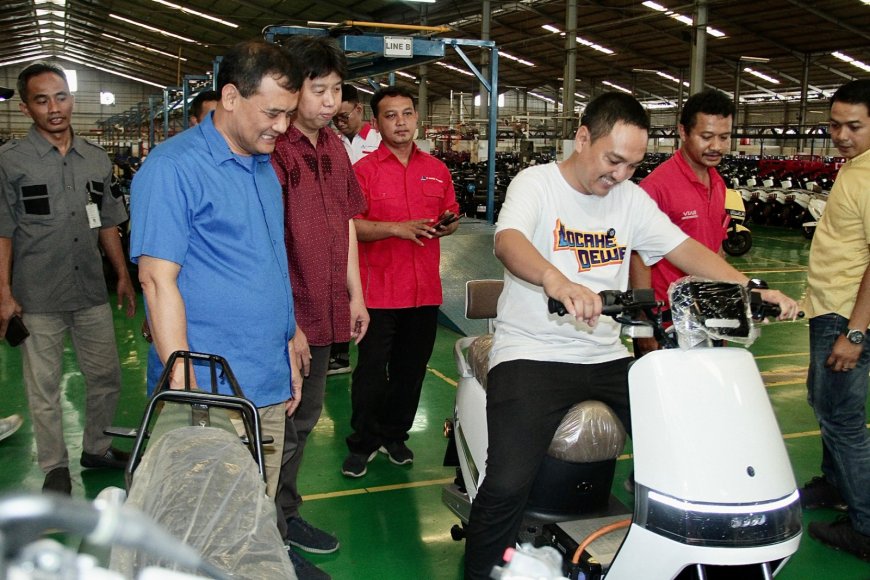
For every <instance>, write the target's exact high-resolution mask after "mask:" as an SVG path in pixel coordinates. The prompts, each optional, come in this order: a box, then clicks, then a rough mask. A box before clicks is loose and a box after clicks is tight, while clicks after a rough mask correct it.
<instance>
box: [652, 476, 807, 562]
mask: <svg viewBox="0 0 870 580" xmlns="http://www.w3.org/2000/svg"><path fill="white" fill-rule="evenodd" d="M635 498H636V501H637V502H638V506H637V509H636V510H635V511H636V513H637V518H636V520H635V523H636V524H637V525H639V526H641V527H644V528H646V529H648V530H650V531H651V532H653V533H656V534H659V535H661V536H665V537H666V538H669V539H671V540H674V541H677V542H680V543H683V544H689V545H694V546H709V547H742V546H764V545H769V544H778V543H780V542H784V541H785V540H788V539H789V538H792V537H794V536H795V535H797V534H799V533H800V531H801V507H800V497H799V495H798V492H797V491H795V492H794V493H792V494H790V495H788V496H786V497H783V498H780V499H777V500H773V501H769V502H763V503H752V504H724V505H723V504H708V503H696V502H689V501H684V500H680V499H677V498H673V497H670V496H667V495H664V494H661V493H659V492H656V491H653V490H650V489H648V488H645V487H643V486H641V485H638V486H637V489H635Z"/></svg>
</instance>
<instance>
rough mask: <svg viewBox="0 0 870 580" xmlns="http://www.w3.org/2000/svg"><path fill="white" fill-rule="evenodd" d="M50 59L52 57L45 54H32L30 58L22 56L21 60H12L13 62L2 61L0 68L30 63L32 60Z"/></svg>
mask: <svg viewBox="0 0 870 580" xmlns="http://www.w3.org/2000/svg"><path fill="white" fill-rule="evenodd" d="M40 48H41V47H40ZM48 58H51V55H49V54H45V53H39V54H31V55H28V56H22V57H21V58H16V59H12V60H2V61H0V67H3V66H9V65H12V64H19V63H22V62H30V61H32V60H45V59H48Z"/></svg>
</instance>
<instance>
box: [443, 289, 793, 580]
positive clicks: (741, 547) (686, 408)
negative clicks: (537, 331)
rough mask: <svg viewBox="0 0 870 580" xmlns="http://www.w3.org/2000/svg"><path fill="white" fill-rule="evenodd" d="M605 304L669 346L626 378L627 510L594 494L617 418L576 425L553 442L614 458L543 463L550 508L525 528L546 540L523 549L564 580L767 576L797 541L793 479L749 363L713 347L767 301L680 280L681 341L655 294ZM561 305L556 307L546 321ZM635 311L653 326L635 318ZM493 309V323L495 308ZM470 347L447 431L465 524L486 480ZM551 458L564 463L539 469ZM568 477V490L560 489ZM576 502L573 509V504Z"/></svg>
mask: <svg viewBox="0 0 870 580" xmlns="http://www.w3.org/2000/svg"><path fill="white" fill-rule="evenodd" d="M490 284H491V285H493V287H491V288H490V289H489V292H488V293H489V295H490V296H491V297H492V296H493V295H494V296H496V297H497V295H498V292H499V291H500V289H498V290H497V289H496V288H497V285H498V282H493V281H490ZM755 296H757V294H756V295H755ZM472 298H475V297H472ZM602 299H603V302H604V304H605V308H604V313H605V314H610V315H613V316H614V317H615V318H616V319H617V320H618V321H621V322H623V324H624V327H623V328H624V329H627V330H628V332H627V333H624V334H628V335H630V336H635V337H640V336H649V335H651V334H655V336H656V337H657V338H658V339H659V340H660V342H662V343H663V346H665V347H672V348H664V349H662V350H659V351H656V352H653V353H650V354H648V355H646V356H644V357H643V358H641V359H639V360H638V361H637V362H635V363H634V364H633V365H632V366H631V368H630V371H629V396H630V401H631V408H632V409H633V413H632V427H633V445H634V468H635V473H634V476H635V505H634V509H633V512H628V510H624V509H623V510H620V509H619V505H618V502H617V501H616V500H615V499H614V498H612V497H609V498H608V497H605V498H604V500H603V501H602V499H601V496H602V494H601V489H600V488H601V487H602V485H606V490H605V492H604V494H605V496H609V491H610V484H611V482H612V479H613V466H614V465H615V457H616V454H618V453H619V450H620V449H621V444H620V449H617V450H616V453H613V445H614V444H615V442H616V441H617V439H618V437H616V436H615V432H616V431H619V425H618V420H615V418H614V420H615V421H616V426H614V425H613V424H612V423H610V424H607V420H606V419H601V417H602V416H601V415H596V418H595V419H593V420H591V421H587V422H591V423H593V425H591V426H590V425H586V426H580V427H579V431H580V433H579V434H575V435H572V436H568V437H567V438H565V437H563V442H561V443H556V442H554V446H555V447H564V442H565V441H578V442H579V443H578V444H579V445H581V446H583V445H585V446H587V447H588V446H589V442H590V441H604V442H605V443H606V444H605V445H604V447H608V449H607V450H606V453H604V454H603V455H605V456H607V455H612V457H613V460H612V461H609V460H602V456H601V454H598V455H595V456H590V457H589V459H590V460H591V461H588V462H586V463H585V464H584V463H582V461H583V460H582V459H581V462H571V461H567V462H566V461H562V460H558V459H554V458H552V457H548V458H547V460H545V469H542V472H541V473H539V475H538V480H537V481H536V488H537V489H538V490H543V491H544V492H545V494H546V492H549V496H550V498H549V501H550V502H551V504H552V503H553V502H555V506H553V505H551V506H550V507H553V508H554V509H549V510H546V509H545V510H543V511H544V512H548V513H544V514H541V513H532V514H529V512H528V511H527V516H529V517H530V519H531V520H533V521H536V522H543V523H542V525H541V526H540V527H539V528H533V529H538V530H539V531H540V533H538V535H537V537H536V538H520V539H522V540H523V541H529V540H532V541H535V542H537V545H540V544H541V543H550V544H552V545H554V546H555V547H556V548H557V549H558V550H559V551H560V552H561V553H562V554H564V557H565V560H566V565H565V567H564V568H563V572H564V573H565V574H566V575H567V576H568V577H569V578H585V579H586V580H594V579H596V578H606V579H607V580H634V579H637V578H655V579H664V578H679V579H681V580H689V579H698V580H706V579H708V578H710V579H712V578H741V579H745V578H763V579H767V578H772V577H773V576H774V575H776V574H777V573H778V572H779V571H780V570H781V569H782V567H783V566H784V565H785V563H786V562H787V561H788V559H789V557H790V556H791V555H792V554H794V553H795V552H796V551H797V549H798V545H799V543H800V536H801V509H800V502H799V496H798V492H797V489H796V485H795V480H794V475H793V473H792V469H791V465H790V463H789V459H788V455H787V453H786V449H785V445H784V443H783V440H782V435H781V433H780V431H779V428H778V425H777V422H776V418H775V416H774V414H773V410H772V408H771V405H770V402H769V400H768V397H767V393H766V391H765V388H764V384H763V382H762V379H761V376H760V373H759V371H758V368H757V366H756V365H755V361H754V360H753V358H752V355H751V354H750V353H749V352H748V351H747V350H745V349H743V348H737V347H721V348H709V347H711V346H712V341H713V340H719V339H725V340H728V341H729V342H742V343H744V344H748V343H751V341H752V340H754V338H755V337H756V336H757V330H756V329H755V327H754V326H753V324H752V318H753V316H755V317H756V318H762V317H765V316H768V315H774V314H775V312H772V311H771V307H770V305H765V304H761V303H758V304H752V305H750V295H749V293H748V291H747V290H746V289H745V288H743V287H741V286H739V285H736V284H726V283H717V282H700V281H695V280H691V279H685V281H681V282H679V283H678V284H676V285H675V286H674V287H673V288H672V296H671V304H672V309H671V310H672V314H673V317H674V328H675V329H676V331H677V332H676V334H677V335H678V339H675V338H674V337H673V336H672V335H669V333H668V334H666V333H664V332H663V330H662V326H661V320H660V317H659V316H657V313H656V311H655V310H654V307H655V305H656V303H655V301H654V300H653V299H652V296H651V292H650V291H642V290H637V291H634V292H631V291H629V292H625V293H623V292H616V291H607V292H603V293H602ZM551 302H552V301H551ZM559 306H561V305H558V303H556V305H551V311H553V312H555V311H556V310H557V309H558V307H559ZM773 308H775V307H773ZM473 310H474V309H473ZM476 310H477V312H481V311H482V310H481V309H480V308H479V307H477V308H476ZM641 310H644V311H645V312H646V315H647V318H648V319H649V321H640V320H637V319H636V318H637V317H636V316H635V315H636V314H637V313H638V312H639V311H641ZM488 313H489V314H494V306H492V307H491V309H490V310H489V312H488ZM677 340H678V341H679V348H676V346H677V344H676V342H677ZM474 341H475V338H474V337H472V338H464V339H460V340H459V341H458V342H457V345H456V351H455V352H456V358H457V364H458V368H459V371H460V382H459V386H458V391H457V402H456V409H455V416H454V418H453V421H452V425H451V426H452V429H451V431H452V440H453V441H454V442H455V446H456V451H457V453H456V455H457V458H458V460H459V462H458V463H459V466H460V467H459V470H458V477H457V481H456V482H455V483H454V484H452V485H449V486H447V487H446V488H445V489H444V492H443V494H442V497H443V499H444V502H445V503H446V504H447V505H448V507H449V508H450V509H451V510H452V511H453V512H454V513H456V514H457V515H458V516H459V517H460V520H461V521H462V522H463V524H464V523H467V518H468V513H469V510H470V503H471V502H472V501H473V500H474V497H475V496H476V493H477V487H478V485H479V484H480V483H481V482H482V480H483V477H484V472H485V464H486V448H487V440H486V439H487V430H486V394H485V391H484V389H483V387H482V386H481V384H480V383H479V382H478V380H477V379H476V378H475V376H474V373H473V371H472V363H471V362H469V356H468V349H469V348H470V349H471V350H474V346H473V343H474ZM485 341H486V339H484V342H485ZM473 358H474V357H473V356H472V357H471V359H473ZM483 370H484V371H485V368H484V369H483ZM585 404H586V403H582V404H581V405H585ZM597 404H598V405H601V406H603V405H602V404H601V403H597ZM604 407H605V408H606V406H604ZM606 409H607V408H606ZM607 410H609V409H607ZM584 413H585V412H584ZM611 413H612V411H611ZM587 419H588V417H587ZM575 423H576V421H575ZM560 429H561V428H560ZM584 431H585V432H587V433H585V434H584ZM590 431H596V433H595V434H594V435H589V433H588V432H590ZM602 434H603V435H604V437H601V435H602ZM557 436H558V433H557ZM554 446H551V451H552V449H553V447H554ZM450 455H451V454H450V453H448V457H449V456H450ZM580 455H581V456H582V453H581V454H580ZM593 455H594V454H593ZM548 461H549V462H551V463H554V462H555V463H564V464H566V465H567V467H565V466H563V467H564V468H563V469H555V470H553V469H546V464H547V462H548ZM575 468H576V470H574V469H575ZM572 470H574V471H572ZM596 471H597V472H600V471H604V472H605V473H604V474H603V475H602V474H600V473H599V474H598V475H594V473H595V472H596ZM554 474H555V475H556V477H555V479H553V481H554V482H555V483H554V484H553V485H551V482H550V481H548V478H553V475H554ZM566 474H567V475H566ZM590 474H592V475H590ZM572 475H576V476H577V479H576V481H574V482H573V483H566V481H564V479H565V478H566V477H567V478H570V477H571V476H572ZM590 490H591V493H589V492H590ZM578 494H579V495H580V496H582V497H581V499H580V500H579V501H574V499H576V498H573V499H572V498H571V497H570V496H572V495H575V496H576V495H578ZM534 495H535V492H534V491H533V498H534ZM562 500H564V501H562ZM530 501H532V500H530ZM560 501H562V503H561V504H560ZM561 508H568V509H561ZM533 511H535V510H533ZM537 511H538V512H540V511H541V510H537ZM560 511H561V512H562V513H559V512H560ZM571 511H573V512H574V515H573V516H572V515H571V514H570V512H571ZM620 512H622V513H620ZM626 512H628V513H626ZM542 515H543V516H544V517H543V518H542V517H541V516H542ZM548 516H549V517H548ZM524 529H526V526H524ZM462 532H463V529H462V528H461V527H459V526H455V527H454V529H453V530H452V534H453V536H454V538H455V539H459V538H461V537H462V535H463V533H462ZM599 536H603V537H601V539H600V540H597V539H596V538H598V537H599ZM572 555H573V557H572ZM569 561H570V562H569ZM508 566H509V564H508ZM506 568H507V567H506ZM506 577H507V576H506Z"/></svg>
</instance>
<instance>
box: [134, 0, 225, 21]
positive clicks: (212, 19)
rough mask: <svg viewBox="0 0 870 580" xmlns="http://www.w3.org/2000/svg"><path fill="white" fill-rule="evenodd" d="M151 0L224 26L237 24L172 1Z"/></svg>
mask: <svg viewBox="0 0 870 580" xmlns="http://www.w3.org/2000/svg"><path fill="white" fill-rule="evenodd" d="M151 1H152V2H157V3H158V4H162V5H163V6H168V7H169V8H172V9H174V10H178V11H180V12H184V13H185V14H192V15H193V16H199V17H200V18H204V19H206V20H211V21H212V22H217V23H219V24H223V25H224V26H229V27H230V28H238V27H239V25H238V24H235V23H233V22H229V21H227V20H221V19H220V18H217V17H216V16H210V15H208V14H205V13H203V12H197V11H196V10H193V9H191V8H185V7H184V6H179V5H178V4H173V3H172V2H167V1H166V0H151Z"/></svg>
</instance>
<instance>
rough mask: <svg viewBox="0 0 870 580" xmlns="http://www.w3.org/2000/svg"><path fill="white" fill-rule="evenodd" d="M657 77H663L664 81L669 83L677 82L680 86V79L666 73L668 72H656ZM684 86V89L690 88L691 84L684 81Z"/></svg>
mask: <svg viewBox="0 0 870 580" xmlns="http://www.w3.org/2000/svg"><path fill="white" fill-rule="evenodd" d="M656 75H658V76H660V77H662V78H663V79H668V80H669V81H672V82H675V83H677V84H680V79H678V78H677V77H675V76H673V75H669V74H668V73H666V72H662V71H656ZM683 86H684V87H688V86H690V84H689V82H688V81H683Z"/></svg>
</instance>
